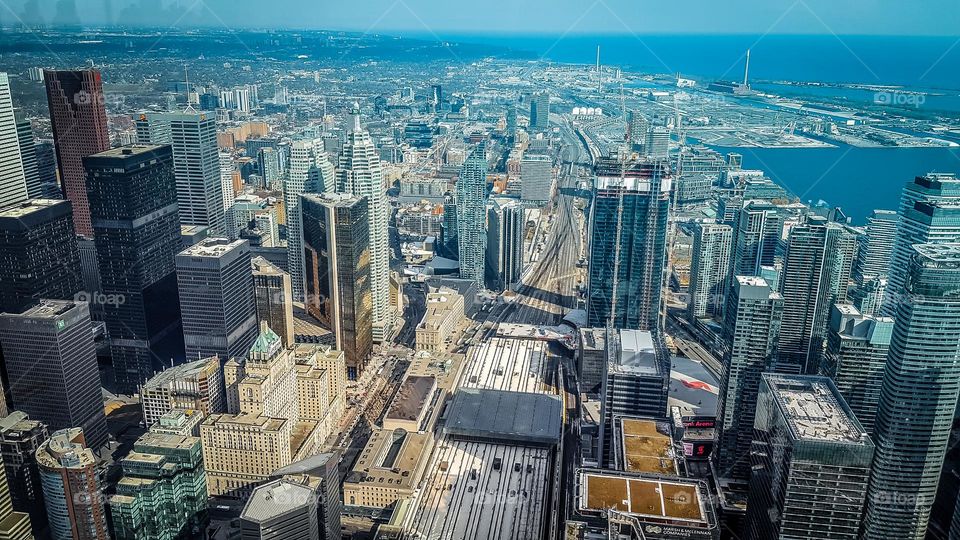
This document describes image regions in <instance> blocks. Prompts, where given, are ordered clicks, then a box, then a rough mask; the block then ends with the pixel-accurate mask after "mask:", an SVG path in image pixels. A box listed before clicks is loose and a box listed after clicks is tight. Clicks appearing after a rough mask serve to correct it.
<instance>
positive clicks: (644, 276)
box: [587, 160, 671, 330]
mask: <svg viewBox="0 0 960 540" xmlns="http://www.w3.org/2000/svg"><path fill="white" fill-rule="evenodd" d="M604 167H610V168H611V169H612V170H610V171H605V170H604ZM627 167H628V168H629V169H628V171H627V172H626V173H625V178H623V179H621V178H618V177H617V176H616V175H619V172H620V168H621V167H620V164H619V163H617V162H614V163H612V164H605V163H604V162H603V160H601V162H600V163H599V164H598V165H597V168H598V171H597V175H598V177H597V189H596V191H595V196H594V200H593V210H592V215H591V217H590V271H589V278H588V279H589V297H588V299H587V319H588V325H589V326H591V327H597V328H600V327H605V326H608V325H610V326H612V327H613V328H626V329H634V330H654V329H658V328H659V327H660V312H661V309H662V294H663V280H664V265H665V264H666V237H667V215H668V213H669V208H670V186H671V181H670V177H669V176H667V175H666V174H667V173H666V170H665V167H666V165H665V164H662V163H658V162H643V163H638V164H634V165H627ZM608 173H610V175H609V176H607V174H608ZM621 202H622V206H621Z"/></svg>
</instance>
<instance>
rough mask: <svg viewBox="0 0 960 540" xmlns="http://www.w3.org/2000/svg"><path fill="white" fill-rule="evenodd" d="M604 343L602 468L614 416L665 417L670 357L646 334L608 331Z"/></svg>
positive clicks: (607, 461)
mask: <svg viewBox="0 0 960 540" xmlns="http://www.w3.org/2000/svg"><path fill="white" fill-rule="evenodd" d="M605 344H606V354H605V358H604V363H603V372H602V375H601V383H600V384H601V386H600V395H601V396H602V399H603V403H602V404H601V408H600V417H601V419H602V422H601V424H600V457H601V459H602V460H603V465H604V466H606V467H611V466H612V462H613V454H614V444H613V437H614V436H613V432H614V421H615V418H616V417H618V416H642V417H655V418H660V417H663V416H665V415H666V414H667V394H668V392H669V378H670V357H669V355H668V353H667V350H666V347H665V346H664V344H663V342H662V341H660V338H659V337H658V336H657V335H655V334H653V333H651V332H648V331H638V330H611V331H609V332H607V335H606V339H605Z"/></svg>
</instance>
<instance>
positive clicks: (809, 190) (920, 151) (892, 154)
mask: <svg viewBox="0 0 960 540" xmlns="http://www.w3.org/2000/svg"><path fill="white" fill-rule="evenodd" d="M713 148H714V149H715V150H717V151H718V152H722V153H724V154H726V153H727V152H736V153H739V154H742V155H743V167H744V168H745V169H761V170H764V171H766V172H767V175H768V176H770V178H772V179H773V180H774V181H776V182H777V183H779V184H780V185H782V186H784V187H785V188H787V189H788V190H790V191H791V192H792V193H793V194H795V195H797V196H798V197H800V199H801V200H802V201H804V202H812V203H816V202H817V201H818V200H824V201H826V202H828V203H829V204H830V205H832V206H839V207H841V208H842V209H843V210H844V212H846V213H847V215H849V216H850V217H852V218H853V220H854V223H857V224H862V223H863V221H864V219H865V218H866V216H867V215H868V214H869V213H870V211H871V210H874V209H881V208H882V209H889V210H896V209H897V207H898V206H899V203H900V193H901V191H902V190H903V186H904V185H905V184H906V183H907V182H909V181H911V180H912V179H913V178H914V177H915V176H917V175H922V174H926V173H928V172H953V173H957V174H958V175H960V148H857V147H852V146H844V147H836V148H730V147H716V146H715V147H713Z"/></svg>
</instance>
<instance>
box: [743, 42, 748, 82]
mask: <svg viewBox="0 0 960 540" xmlns="http://www.w3.org/2000/svg"><path fill="white" fill-rule="evenodd" d="M749 77H750V49H747V63H746V65H744V66H743V85H744V86H749V83H748V82H747V81H748V78H749Z"/></svg>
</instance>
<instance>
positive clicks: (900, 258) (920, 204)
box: [881, 173, 960, 317]
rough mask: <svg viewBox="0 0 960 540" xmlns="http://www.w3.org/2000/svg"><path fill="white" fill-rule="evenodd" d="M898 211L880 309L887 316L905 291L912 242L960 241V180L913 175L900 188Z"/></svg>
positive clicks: (953, 177)
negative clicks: (901, 188)
mask: <svg viewBox="0 0 960 540" xmlns="http://www.w3.org/2000/svg"><path fill="white" fill-rule="evenodd" d="M899 214H900V221H899V223H898V224H897V238H896V240H895V241H894V244H893V255H892V259H891V262H890V273H889V275H888V276H887V287H886V291H885V293H884V295H883V307H882V309H881V313H882V314H883V315H886V316H889V317H893V316H894V315H896V313H897V304H898V303H899V302H900V300H901V299H902V297H903V295H904V294H905V291H904V287H905V286H906V282H907V272H908V269H909V268H910V259H911V258H912V257H913V245H914V244H945V243H950V242H960V179H957V178H956V176H954V175H953V174H942V173H930V174H927V175H925V176H918V177H916V178H914V180H913V182H910V183H909V184H907V185H906V186H905V187H904V188H903V195H902V196H901V198H900V210H899Z"/></svg>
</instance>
